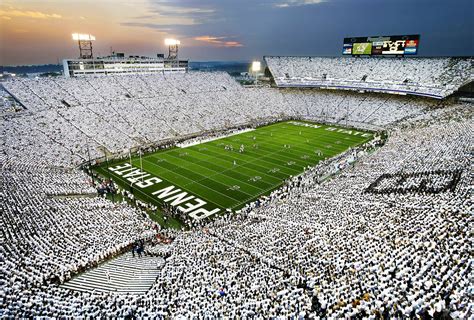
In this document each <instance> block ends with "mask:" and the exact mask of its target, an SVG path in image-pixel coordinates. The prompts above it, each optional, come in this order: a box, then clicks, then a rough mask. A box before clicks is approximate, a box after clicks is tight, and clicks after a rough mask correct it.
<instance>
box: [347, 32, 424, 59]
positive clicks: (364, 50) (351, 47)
mask: <svg viewBox="0 0 474 320" xmlns="http://www.w3.org/2000/svg"><path fill="white" fill-rule="evenodd" d="M419 41H420V35H418V34H416V35H402V36H375V37H353V38H344V46H343V49H342V54H343V55H372V56H377V55H397V56H401V55H415V54H417V53H418V44H419Z"/></svg>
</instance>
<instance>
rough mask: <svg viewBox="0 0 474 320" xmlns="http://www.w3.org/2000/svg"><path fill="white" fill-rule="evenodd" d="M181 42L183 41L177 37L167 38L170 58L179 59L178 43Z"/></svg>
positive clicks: (166, 42) (166, 43)
mask: <svg viewBox="0 0 474 320" xmlns="http://www.w3.org/2000/svg"><path fill="white" fill-rule="evenodd" d="M180 44H181V41H179V40H176V39H165V45H167V46H168V49H169V51H168V59H170V60H176V59H178V45H180Z"/></svg>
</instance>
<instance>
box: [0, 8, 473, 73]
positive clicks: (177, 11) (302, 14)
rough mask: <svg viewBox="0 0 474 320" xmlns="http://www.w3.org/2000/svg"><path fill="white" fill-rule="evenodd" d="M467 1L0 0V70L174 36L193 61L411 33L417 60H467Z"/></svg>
mask: <svg viewBox="0 0 474 320" xmlns="http://www.w3.org/2000/svg"><path fill="white" fill-rule="evenodd" d="M473 21H474V8H473V1H472V0H443V1H442V0H263V1H257V0H233V1H230V0H202V1H192V0H129V1H124V0H81V1H79V0H41V1H40V0H37V1H35V0H1V1H0V65H19V64H42V63H56V62H57V61H58V60H61V59H63V58H65V57H69V58H71V57H77V55H78V50H77V47H76V43H74V42H73V41H72V39H71V33H73V32H79V33H90V34H93V35H94V36H96V38H97V41H96V42H95V43H94V53H95V55H106V54H109V53H110V51H111V49H112V50H113V51H118V52H125V53H126V54H139V55H155V54H156V53H164V52H165V51H166V48H165V46H164V44H163V40H164V38H166V37H176V38H178V39H180V40H181V43H182V45H181V47H180V56H181V57H182V58H189V59H191V60H193V61H209V60H251V59H257V58H261V57H262V56H263V55H334V56H339V55H341V47H342V41H343V38H344V37H349V36H371V35H390V34H420V35H421V39H420V49H419V53H420V55H435V56H437V55H441V56H446V55H474V31H473V30H474V22H473Z"/></svg>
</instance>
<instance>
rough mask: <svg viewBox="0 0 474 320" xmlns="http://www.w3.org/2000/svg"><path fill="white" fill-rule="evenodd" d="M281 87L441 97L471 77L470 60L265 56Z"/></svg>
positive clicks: (471, 66) (472, 61)
mask: <svg viewBox="0 0 474 320" xmlns="http://www.w3.org/2000/svg"><path fill="white" fill-rule="evenodd" d="M265 61H266V63H267V65H268V67H269V68H270V70H271V72H272V74H273V76H274V79H275V82H276V84H277V85H278V86H281V87H323V88H324V87H336V88H340V89H347V90H366V91H380V92H397V93H405V94H413V95H422V96H428V97H432V98H438V99H439V98H444V97H446V96H448V95H450V94H452V93H453V92H455V91H456V90H457V89H458V88H459V87H460V86H462V85H463V84H466V83H467V81H469V80H471V81H472V78H473V63H474V60H473V59H472V57H466V58H461V57H444V58H407V57H401V58H387V57H378V58H377V57H370V58H362V57H359V58H351V57H347V58H344V57H342V58H341V57H337V58H331V57H285V56H273V57H272V56H268V57H265Z"/></svg>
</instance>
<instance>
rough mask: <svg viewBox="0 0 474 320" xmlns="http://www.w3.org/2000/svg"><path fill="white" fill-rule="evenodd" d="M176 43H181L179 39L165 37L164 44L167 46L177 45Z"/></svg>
mask: <svg viewBox="0 0 474 320" xmlns="http://www.w3.org/2000/svg"><path fill="white" fill-rule="evenodd" d="M178 44H181V41H179V40H177V39H165V45H167V46H177V45H178Z"/></svg>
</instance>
